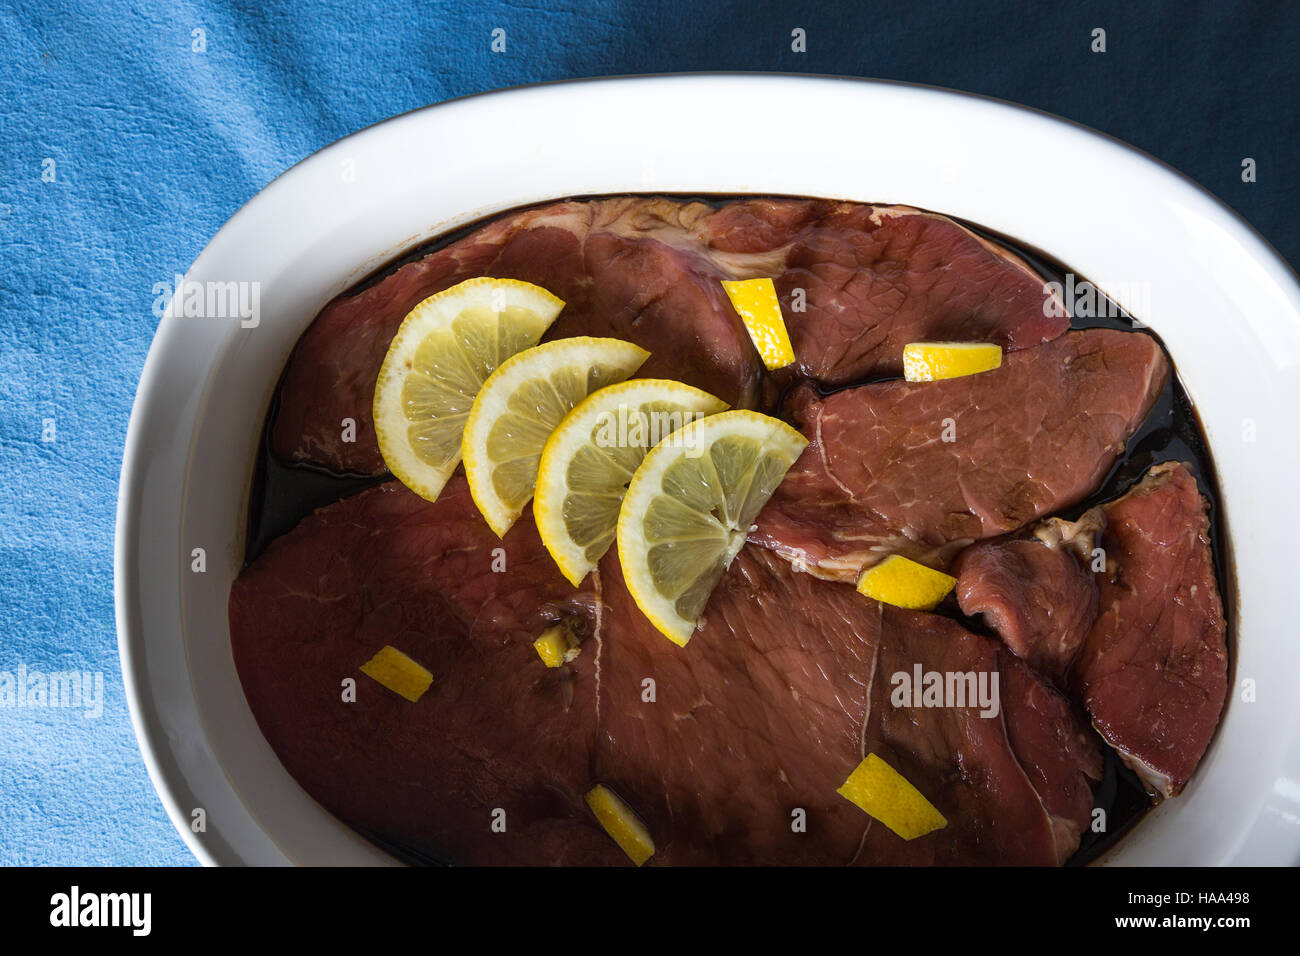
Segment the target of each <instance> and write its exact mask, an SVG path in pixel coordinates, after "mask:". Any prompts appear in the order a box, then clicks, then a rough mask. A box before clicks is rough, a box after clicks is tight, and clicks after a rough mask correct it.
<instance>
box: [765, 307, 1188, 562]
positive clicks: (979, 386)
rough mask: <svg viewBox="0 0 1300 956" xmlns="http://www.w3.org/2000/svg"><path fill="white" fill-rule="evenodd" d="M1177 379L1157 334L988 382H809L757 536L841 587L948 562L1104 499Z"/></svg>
mask: <svg viewBox="0 0 1300 956" xmlns="http://www.w3.org/2000/svg"><path fill="white" fill-rule="evenodd" d="M1167 375H1168V363H1167V362H1166V361H1165V357H1164V354H1163V353H1162V352H1161V350H1160V347H1159V346H1158V345H1157V344H1156V341H1155V340H1154V339H1153V338H1151V337H1150V336H1147V335H1143V334H1140V333H1134V332H1118V331H1113V330H1109V329H1089V330H1086V331H1077V332H1067V333H1066V334H1065V335H1062V336H1061V337H1060V338H1057V339H1055V340H1054V341H1052V342H1049V343H1047V344H1045V345H1042V346H1039V347H1038V348H1035V349H1027V350H1024V351H1019V352H1012V353H1009V354H1008V355H1007V356H1006V359H1005V361H1004V362H1003V364H1002V367H1001V368H998V369H994V370H993V371H991V372H983V373H981V374H979V375H967V376H964V377H961V378H953V379H947V380H944V381H938V382H915V383H913V382H903V381H892V382H879V383H876V384H872V385H864V386H862V387H860V388H853V389H844V390H842V391H839V392H835V393H834V394H832V395H830V396H829V397H826V398H819V397H818V396H817V395H816V394H815V393H814V392H813V391H812V390H811V389H807V388H805V389H803V390H802V391H801V392H800V394H799V395H798V396H797V397H796V398H795V400H794V401H795V408H794V418H795V421H796V424H797V425H798V426H799V428H800V430H801V431H802V432H803V434H804V435H805V436H806V437H807V438H808V440H809V444H808V446H807V447H806V448H805V449H804V451H803V454H802V455H801V456H800V458H799V460H798V461H797V462H796V463H795V465H794V467H793V468H791V470H790V471H789V473H788V474H787V475H786V478H785V481H784V482H783V483H782V484H781V486H780V487H779V488H778V489H777V491H776V494H774V495H773V496H772V499H771V500H770V501H769V502H768V504H767V506H766V507H765V508H764V510H763V511H762V512H761V513H760V514H759V517H758V525H757V528H756V530H755V532H754V533H753V534H752V535H751V540H753V541H755V542H757V543H759V544H763V545H765V546H766V547H769V548H772V549H773V550H775V551H777V552H778V553H780V554H781V555H783V556H785V557H786V558H787V559H789V560H791V561H793V562H794V563H795V564H796V566H798V567H799V568H801V569H803V570H807V571H810V572H812V573H813V574H816V575H818V576H820V577H826V578H832V579H839V580H845V581H851V580H854V579H856V578H857V576H858V575H859V574H860V573H861V571H862V570H863V569H864V568H866V567H869V566H871V565H872V564H875V563H876V562H878V561H880V560H882V559H883V558H885V557H886V556H887V555H889V554H902V555H905V556H907V557H910V558H913V559H915V560H918V561H921V562H922V563H925V564H930V565H936V566H943V565H945V564H946V563H947V562H948V561H949V560H951V559H952V557H954V556H955V554H956V553H957V551H959V550H960V549H961V548H962V547H964V546H965V545H967V544H970V543H971V542H973V541H977V540H980V539H983V538H988V537H993V536H995V535H998V534H1003V533H1006V532H1009V531H1012V530H1014V529H1016V528H1018V527H1020V526H1021V525H1023V524H1025V523H1026V522H1028V521H1031V520H1033V519H1035V518H1039V517H1042V516H1043V515H1046V514H1050V513H1051V512H1053V511H1057V510H1059V509H1062V508H1066V507H1069V506H1070V505H1072V504H1075V503H1077V502H1078V501H1081V500H1083V499H1084V498H1086V497H1087V496H1088V495H1089V494H1090V493H1092V492H1093V491H1095V490H1096V489H1097V487H1098V486H1099V485H1100V484H1101V481H1102V479H1103V478H1104V477H1105V475H1106V473H1107V471H1108V470H1109V469H1110V467H1111V465H1112V464H1113V463H1114V462H1115V460H1116V458H1117V457H1118V456H1119V455H1120V453H1121V452H1122V451H1123V450H1124V443H1125V442H1126V441H1127V440H1128V438H1129V436H1130V435H1131V434H1132V433H1133V431H1134V430H1135V429H1136V428H1137V426H1138V425H1139V424H1140V423H1141V421H1142V419H1143V418H1145V417H1146V414H1147V412H1148V411H1149V410H1150V409H1151V406H1152V404H1153V403H1154V402H1155V399H1156V397H1157V396H1158V395H1159V394H1160V390H1161V388H1163V386H1164V383H1165V380H1166V377H1167Z"/></svg>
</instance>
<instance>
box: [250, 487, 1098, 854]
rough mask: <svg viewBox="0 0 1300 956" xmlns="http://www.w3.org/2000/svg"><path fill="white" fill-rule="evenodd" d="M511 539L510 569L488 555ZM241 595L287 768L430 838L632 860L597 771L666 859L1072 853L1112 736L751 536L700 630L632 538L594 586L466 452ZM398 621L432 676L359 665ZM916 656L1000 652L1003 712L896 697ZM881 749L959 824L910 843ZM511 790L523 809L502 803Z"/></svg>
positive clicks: (442, 847) (945, 665)
mask: <svg viewBox="0 0 1300 956" xmlns="http://www.w3.org/2000/svg"><path fill="white" fill-rule="evenodd" d="M498 545H500V546H504V547H505V548H506V551H507V559H506V563H507V571H506V573H500V574H498V573H493V572H492V571H491V570H489V568H490V564H491V549H492V548H493V547H496V546H498ZM556 620H565V621H568V622H569V623H570V625H571V626H572V627H574V628H575V630H576V631H577V632H578V633H580V634H581V635H582V636H583V643H582V652H581V654H580V655H579V656H578V657H577V658H576V659H575V660H574V661H573V662H572V663H570V664H566V665H564V666H563V667H561V668H557V669H547V668H545V667H544V666H542V664H541V662H540V661H539V660H538V659H537V655H536V653H535V652H534V651H533V649H532V647H531V640H532V638H533V637H534V636H535V635H536V634H538V633H539V632H540V631H541V630H542V629H543V628H545V627H546V626H548V625H549V624H550V623H551V622H553V621H556ZM230 622H231V634H232V644H233V650H234V654H235V660H236V664H237V667H238V670H239V674H240V679H241V681H242V682H243V684H244V688H245V693H246V695H247V698H248V702H249V705H250V707H251V708H252V711H253V713H254V715H255V716H256V718H257V720H258V723H259V725H260V727H261V728H262V730H263V733H264V734H265V735H266V737H267V740H268V741H269V742H270V743H271V745H272V747H273V748H274V750H275V752H276V753H277V754H278V755H279V757H280V759H281V761H282V762H283V763H284V765H285V767H286V768H287V769H288V770H289V772H290V773H291V774H292V775H293V776H294V777H295V778H296V779H297V780H298V781H299V782H300V783H301V784H302V785H303V787H304V788H305V789H306V790H307V791H308V792H309V793H310V794H311V795H312V796H313V797H315V798H316V799H317V800H318V801H320V802H321V803H322V804H323V805H324V806H325V807H326V808H327V809H329V810H331V811H332V812H334V813H335V814H336V815H338V816H339V817H340V818H342V819H343V820H345V821H346V822H348V823H349V824H351V825H353V826H355V827H357V828H358V829H360V830H362V832H364V833H367V834H370V835H372V836H375V837H376V838H378V839H379V840H381V841H382V842H383V843H384V844H385V845H388V846H392V847H398V848H400V849H402V850H404V851H406V852H408V853H410V852H415V853H418V854H419V855H420V856H422V857H424V858H441V859H450V860H452V861H455V862H464V863H531V864H544V863H557V864H558V863H583V864H600V865H605V864H619V865H623V864H626V863H627V862H628V861H627V859H626V857H625V856H623V854H622V852H621V851H620V850H619V849H618V848H617V846H616V845H615V844H614V843H613V841H612V840H611V839H610V838H609V837H608V836H607V835H606V834H605V833H604V832H603V831H602V830H601V829H600V827H599V826H598V824H596V822H595V820H594V818H593V817H592V816H591V815H590V813H589V812H588V811H587V809H586V807H585V805H584V803H583V800H582V795H583V793H585V792H586V790H587V789H589V788H590V787H591V786H593V785H595V784H596V783H603V784H605V785H606V786H609V787H611V788H613V789H614V790H615V792H617V793H618V794H620V795H621V796H622V797H623V798H624V799H626V800H627V801H628V802H629V804H630V805H631V806H632V807H633V808H634V809H635V810H636V811H637V812H638V813H639V814H640V815H641V816H642V817H643V818H644V819H645V821H646V823H647V824H648V826H649V827H650V830H651V832H652V834H653V835H654V838H655V841H656V845H657V852H656V855H655V857H654V858H653V860H652V863H654V864H671V863H694V864H709V865H713V864H741V863H752V864H813V863H818V864H847V863H859V864H864V863H865V864H879V863H950V864H973V863H1022V864H1054V863H1059V862H1061V861H1063V860H1064V859H1065V858H1066V857H1068V856H1069V854H1070V853H1071V852H1072V851H1073V849H1074V847H1075V846H1076V845H1077V842H1078V834H1079V832H1080V830H1081V828H1082V826H1083V825H1084V823H1085V822H1086V820H1087V816H1088V811H1089V809H1090V807H1091V794H1090V781H1091V780H1092V779H1094V778H1095V777H1096V769H1097V763H1098V757H1097V752H1096V747H1095V745H1092V744H1091V742H1090V740H1089V739H1088V737H1087V736H1085V735H1084V733H1083V730H1084V728H1082V727H1081V726H1080V725H1079V724H1078V723H1077V722H1076V721H1074V718H1073V716H1072V715H1071V714H1070V712H1069V710H1068V708H1067V707H1065V705H1064V702H1063V701H1061V700H1060V699H1059V697H1057V696H1056V695H1055V692H1054V691H1052V690H1051V688H1050V687H1048V686H1047V685H1046V684H1044V683H1043V682H1042V681H1040V680H1038V678H1036V677H1035V676H1034V675H1033V674H1032V673H1031V672H1030V671H1029V670H1028V669H1027V668H1025V667H1024V665H1023V664H1021V663H1020V662H1019V661H1018V660H1016V659H1015V658H1014V657H1013V656H1012V655H1010V654H1009V653H1007V652H1006V651H1005V650H1004V649H1001V648H1000V647H999V645H998V644H997V643H996V642H994V641H992V640H990V639H988V638H985V637H981V636H978V635H974V634H970V633H968V632H966V631H965V630H963V629H962V628H961V627H960V626H959V625H957V624H956V623H954V622H952V621H949V620H947V619H945V618H941V617H937V616H935V615H929V614H921V613H913V612H904V611H898V610H897V609H891V608H884V607H882V606H881V605H879V604H876V603H875V602H873V601H870V600H868V599H866V598H863V597H861V596H860V595H858V594H857V593H856V592H854V591H853V589H851V588H848V587H845V586H843V585H837V584H832V583H828V582H824V581H819V580H817V579H816V578H813V577H811V576H809V575H804V574H799V573H797V572H795V571H794V570H793V569H792V568H791V567H790V566H789V564H788V563H786V562H785V561H783V560H781V559H780V558H778V557H776V556H774V555H772V554H770V553H769V552H767V551H765V550H763V549H761V548H757V547H754V546H752V545H751V546H748V547H747V548H745V549H744V550H743V551H742V552H741V554H740V556H738V557H737V559H736V561H735V562H734V563H733V565H732V567H731V569H730V570H729V571H728V572H727V574H726V576H725V577H724V578H723V580H722V582H721V583H720V585H719V587H718V589H717V591H716V592H715V594H714V596H713V599H712V600H711V601H710V604H709V606H708V609H707V611H706V619H705V623H704V626H703V627H702V628H701V630H700V631H699V632H698V633H697V634H696V635H695V637H694V639H693V640H692V642H691V644H690V646H689V647H688V648H684V649H683V648H679V647H677V646H675V645H673V644H672V643H670V642H669V641H667V640H666V639H665V638H663V637H662V636H661V635H660V634H658V632H656V631H655V630H654V628H653V627H651V626H650V625H649V624H648V622H646V620H645V619H644V617H643V616H642V615H641V614H640V612H639V611H638V610H637V609H636V608H635V606H634V604H633V602H632V601H631V598H630V596H629V595H628V594H627V591H626V588H625V587H624V585H623V583H622V579H621V574H620V572H619V568H618V563H617V558H616V557H614V556H612V555H611V556H607V557H606V559H605V560H604V561H603V562H602V564H601V568H600V572H599V573H598V574H596V575H592V576H591V577H589V578H588V580H587V582H585V583H584V588H583V589H582V590H574V589H573V588H571V587H569V586H568V585H567V584H565V583H564V582H563V581H562V580H561V579H560V578H559V575H558V572H557V571H556V570H555V569H554V567H553V566H552V565H551V564H550V562H549V558H548V557H547V556H546V554H545V552H544V551H543V550H542V549H541V546H540V542H539V541H538V540H537V537H536V531H535V528H534V527H533V526H532V525H531V522H528V521H527V519H526V518H525V519H523V520H521V522H520V524H519V525H518V526H517V527H516V528H515V529H512V530H511V532H510V533H509V534H508V535H507V536H506V539H505V541H504V542H497V541H496V539H495V538H493V536H492V535H491V532H489V531H488V530H487V529H486V527H485V526H484V525H483V523H482V522H481V520H479V519H478V516H477V514H476V513H475V511H474V509H473V505H472V503H471V502H470V501H469V497H468V494H467V492H466V489H465V486H464V482H463V480H461V479H459V478H456V479H453V481H452V482H451V483H450V484H449V485H448V487H447V490H446V491H444V493H443V496H442V497H441V498H440V499H439V501H438V502H436V503H433V504H430V503H428V502H425V501H423V500H422V499H420V498H418V497H416V496H415V495H413V494H411V493H410V492H408V491H406V490H405V489H403V488H402V487H401V486H400V485H398V484H396V483H391V484H387V485H383V486H381V487H379V488H376V489H372V490H371V491H368V492H365V493H363V494H361V495H358V496H355V497H353V498H350V499H347V500H345V501H342V502H339V503H337V504H335V505H332V506H330V507H328V508H324V509H322V510H321V511H319V512H317V513H316V514H314V515H312V516H310V517H308V518H307V519H305V520H304V521H303V522H302V523H301V524H300V525H299V526H298V527H297V528H295V529H294V530H293V531H292V532H290V533H289V534H287V535H285V536H284V537H282V538H280V539H278V540H277V541H276V542H275V543H274V544H273V545H272V546H271V547H270V548H269V549H268V550H267V551H266V552H265V553H264V554H263V555H262V556H261V557H259V558H258V559H257V560H256V561H255V562H254V563H253V564H252V565H251V566H250V567H249V568H247V569H246V570H245V571H244V572H243V574H241V576H240V577H239V579H238V580H237V582H236V584H235V586H234V589H233V591H232V594H231V602H230ZM385 644H392V645H394V646H396V647H398V648H399V649H401V650H403V651H405V652H406V653H407V654H409V655H410V656H411V657H413V658H415V659H416V660H417V661H419V662H421V663H423V664H424V665H425V666H427V667H429V668H430V669H431V670H432V671H433V674H434V683H433V685H432V687H431V688H430V689H429V690H428V691H427V692H426V693H425V694H424V696H423V697H422V698H421V699H420V700H419V701H418V702H416V703H411V702H409V701H406V700H404V699H402V698H400V697H398V696H396V695H395V694H392V693H391V692H389V691H388V690H387V689H385V688H383V687H381V686H380V685H378V684H377V683H375V682H373V681H371V680H370V679H369V678H366V677H364V676H362V675H359V674H358V668H359V666H360V665H361V664H362V663H363V662H364V661H366V660H367V659H369V657H370V656H371V655H373V654H374V653H375V651H377V650H378V649H379V648H380V647H382V646H383V645H385ZM918 664H919V665H921V666H922V667H923V669H924V670H953V669H955V670H959V671H994V670H996V671H998V672H999V674H1000V677H1001V681H1002V683H1001V694H1000V699H1001V710H1000V712H999V713H998V714H997V715H995V716H985V717H981V716H980V715H979V707H978V705H977V704H971V705H968V706H964V707H960V708H956V707H937V708H936V707H921V706H919V705H918V706H911V705H905V706H901V707H897V708H896V707H894V704H893V702H892V701H891V699H890V691H891V675H892V674H893V673H895V672H902V671H906V672H908V673H911V672H912V669H913V667H914V666H915V665H918ZM349 676H351V677H355V678H356V679H357V681H358V683H357V700H356V701H355V702H353V703H347V702H344V701H343V700H342V698H341V693H340V688H341V681H342V679H343V678H345V677H349ZM647 679H650V680H652V681H653V682H654V683H653V685H650V686H652V687H653V693H652V694H651V695H650V698H649V699H647V697H646V690H647V684H646V681H647ZM868 751H875V752H877V753H879V754H881V755H882V756H884V757H885V758H886V759H888V760H890V761H891V762H892V763H893V764H894V766H896V767H897V768H898V769H899V770H900V771H901V772H903V773H904V774H905V775H907V776H908V779H910V780H911V781H912V782H913V784H914V785H915V786H917V787H918V789H920V790H921V792H922V793H924V794H926V796H927V797H928V798H929V799H931V800H932V801H933V802H935V804H936V805H937V806H938V807H939V809H940V811H941V812H943V813H944V814H945V816H946V817H947V818H948V821H949V823H948V826H947V827H945V828H943V829H942V830H940V831H937V832H935V833H932V834H929V835H927V836H925V837H922V838H920V839H918V840H914V841H911V842H904V841H902V840H901V839H899V838H898V837H896V836H894V835H893V834H892V833H890V832H889V831H887V830H886V829H885V828H883V827H881V826H880V825H879V824H873V823H872V821H871V818H870V817H868V816H867V815H865V814H864V813H862V811H861V810H859V809H858V808H856V807H854V806H853V805H852V804H850V803H848V802H847V801H846V800H844V799H843V798H842V797H840V796H839V795H838V794H837V793H836V792H835V791H836V789H837V788H838V787H839V786H840V785H841V784H842V783H843V781H844V779H845V778H846V777H847V776H848V775H849V773H850V772H851V771H852V770H853V768H854V767H855V766H856V765H857V763H858V761H859V760H860V759H861V758H862V756H863V754H864V753H866V752H868ZM498 807H500V808H503V809H505V810H506V813H507V819H508V827H507V830H506V832H505V833H493V832H492V831H491V829H490V823H491V820H492V816H491V814H492V810H493V809H494V808H498ZM796 809H802V810H803V811H804V812H805V813H806V819H807V828H806V831H804V832H798V831H796V830H794V829H792V827H791V823H792V822H793V819H794V818H793V817H792V812H793V811H794V810H796Z"/></svg>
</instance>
